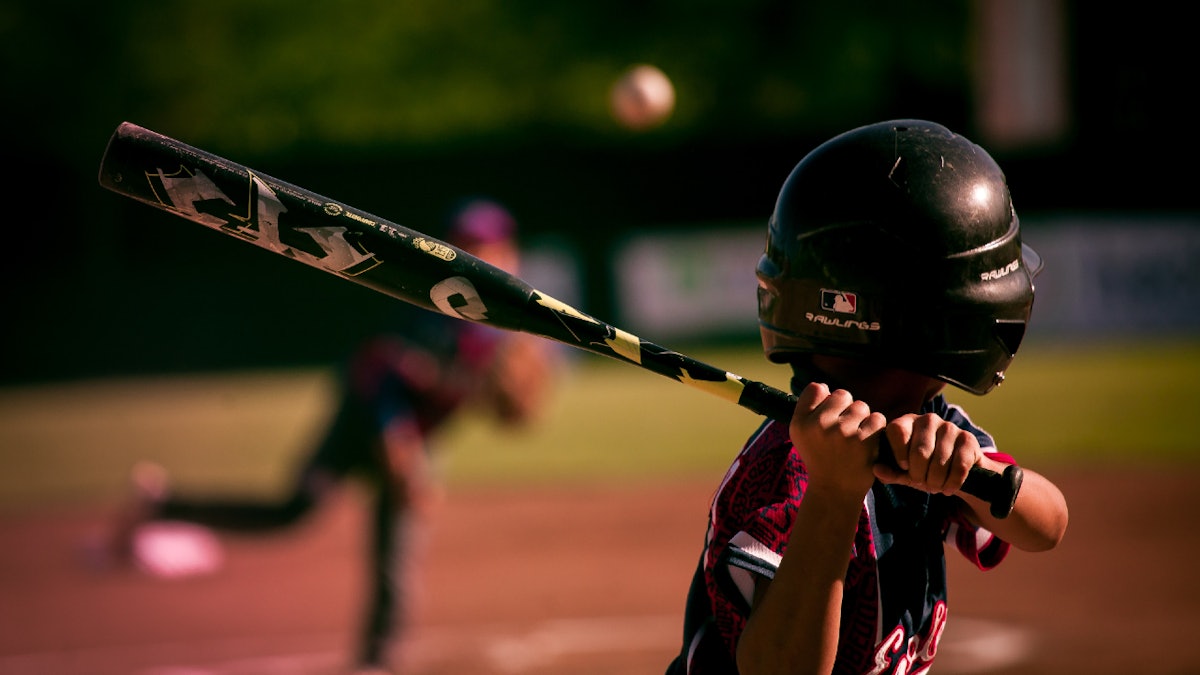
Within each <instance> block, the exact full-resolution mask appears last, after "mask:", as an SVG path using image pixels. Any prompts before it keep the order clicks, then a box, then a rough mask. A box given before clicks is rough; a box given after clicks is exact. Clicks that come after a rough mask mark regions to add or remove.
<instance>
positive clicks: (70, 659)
mask: <svg viewBox="0 0 1200 675" xmlns="http://www.w3.org/2000/svg"><path fill="white" fill-rule="evenodd" d="M680 631H681V625H680V618H679V617H678V616H676V615H643V616H623V617H586V618H584V617H580V618H558V619H549V620H546V621H542V622H539V623H537V624H535V625H533V626H532V627H529V628H527V629H523V630H514V629H513V628H512V627H507V626H500V625H489V626H480V625H475V626H423V627H420V628H418V629H416V630H414V631H413V634H412V635H411V636H410V638H409V640H408V641H407V642H406V644H405V647H404V653H405V654H404V663H405V664H406V665H407V666H408V667H411V668H427V667H429V666H432V665H437V664H444V663H454V662H461V661H463V660H464V658H466V657H465V655H471V656H472V657H473V660H474V662H475V665H477V666H479V667H484V668H490V669H491V672H493V673H497V674H506V673H520V672H526V671H529V670H531V669H535V668H547V667H551V666H553V665H554V664H555V663H556V662H557V661H558V660H560V659H562V658H564V657H568V656H583V655H587V654H597V655H605V654H620V653H634V652H644V651H656V650H662V651H663V652H664V653H667V654H669V653H671V651H672V650H673V649H674V648H675V647H676V646H678V645H679V644H680V643H681V640H682V635H681V632H680ZM283 642H286V643H288V644H291V645H296V644H302V645H310V646H313V647H316V649H311V650H289V649H288V648H286V647H285V648H281V643H283ZM343 643H344V637H342V636H338V635H334V634H323V635H312V636H287V637H286V638H284V637H280V638H237V639H221V640H198V641H195V642H186V643H185V642H170V643H159V644H145V645H139V644H128V645H114V646H105V647H93V648H87V649H77V650H64V651H57V652H41V653H30V654H21V655H14V656H0V675H41V674H44V673H58V672H79V671H78V670H77V668H78V667H79V665H80V664H89V663H90V664H94V665H98V664H102V663H103V664H119V663H124V664H128V665H127V666H126V667H125V668H119V667H116V666H114V668H115V669H114V671H113V672H121V673H129V674H130V675H285V674H286V675H315V674H325V673H338V672H345V670H346V668H347V666H348V662H347V659H348V656H349V655H348V654H347V653H346V652H345V651H344V645H343ZM318 645H331V646H332V647H330V648H329V649H324V650H322V649H321V648H320V647H318ZM1033 647H1034V639H1033V636H1032V635H1031V634H1030V632H1029V631H1028V630H1027V629H1022V628H1018V627H1014V626H1007V625H1004V624H1000V623H997V622H994V621H986V620H981V619H971V618H964V617H955V618H954V619H952V620H951V621H950V623H949V624H948V625H947V628H946V635H945V636H944V638H943V640H942V643H941V644H940V645H939V648H938V658H937V662H936V666H937V670H938V672H939V673H943V674H952V673H959V674H962V675H969V674H970V673H976V672H984V671H988V670H996V669H999V668H1004V667H1009V666H1013V665H1016V664H1019V663H1021V662H1022V661H1025V660H1027V659H1028V658H1029V656H1030V655H1031V654H1032V652H1033ZM339 648H341V649H339ZM281 652H282V653H281ZM200 654H207V655H210V656H208V657H206V658H198V656H197V655H200ZM220 654H225V655H227V656H225V657H221V656H217V655H220ZM232 654H268V655H266V656H254V657H231V656H228V655H232ZM134 664H137V665H134ZM130 665H132V666H133V669H132V670H130V668H129V666H130ZM663 668H664V669H665V668H666V660H664V663H663ZM476 672H487V671H486V670H483V671H479V670H477V671H476Z"/></svg>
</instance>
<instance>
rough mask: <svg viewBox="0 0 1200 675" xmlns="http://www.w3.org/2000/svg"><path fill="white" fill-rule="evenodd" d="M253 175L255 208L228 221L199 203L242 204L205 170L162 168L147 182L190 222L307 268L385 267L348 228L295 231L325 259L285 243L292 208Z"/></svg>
mask: <svg viewBox="0 0 1200 675" xmlns="http://www.w3.org/2000/svg"><path fill="white" fill-rule="evenodd" d="M247 173H248V176H249V179H250V185H249V188H250V189H249V193H250V194H249V202H250V204H251V205H252V206H247V208H246V214H245V215H241V214H235V213H229V214H227V217H224V218H223V217H222V216H220V215H215V214H213V213H205V212H201V211H200V210H199V209H197V208H196V204H197V203H199V202H207V201H214V200H219V201H222V202H224V203H226V204H228V205H229V206H236V203H235V202H234V201H233V200H232V199H230V198H229V197H228V196H227V195H226V194H225V193H224V192H222V191H221V189H220V188H218V187H217V186H216V184H214V183H213V182H212V181H211V180H210V179H209V178H208V177H207V176H205V175H204V173H203V172H202V171H200V170H198V169H197V170H196V173H195V174H192V173H191V172H190V171H188V170H187V169H185V168H183V167H180V169H179V170H178V171H176V172H175V173H172V174H168V173H165V172H164V171H163V170H162V169H157V170H156V171H148V172H146V179H147V180H148V181H149V182H150V187H151V189H152V190H153V191H154V194H155V195H156V196H158V199H159V201H160V202H162V203H163V204H164V205H167V204H168V203H169V204H170V208H171V209H172V210H174V211H176V212H178V213H179V214H180V215H182V216H184V217H185V218H188V219H189V220H193V221H195V222H197V223H200V224H201V225H205V226H207V227H210V228H213V229H215V230H221V231H223V232H226V233H228V234H232V235H234V236H237V237H240V238H242V239H245V240H246V241H249V242H251V243H254V244H256V245H258V246H261V247H262V248H265V249H267V250H269V251H273V252H275V253H278V254H280V255H284V256H287V257H289V258H292V259H294V260H299V261H300V262H302V263H305V264H307V265H311V266H313V267H319V268H322V269H326V270H329V271H331V272H336V273H338V274H344V275H347V276H354V275H355V274H361V273H362V271H363V269H369V268H370V267H374V266H375V265H377V264H379V263H378V261H377V260H375V261H373V258H374V255H373V254H371V253H370V252H366V251H361V250H359V249H358V248H355V247H354V246H352V245H351V244H350V242H348V241H347V240H346V237H345V235H346V228H344V227H298V228H293V229H291V230H289V231H291V232H301V233H303V234H305V235H306V236H307V237H308V239H309V240H310V241H311V242H312V244H313V245H314V246H315V247H316V249H317V250H319V251H320V252H321V255H318V254H316V253H312V252H309V251H304V250H301V249H299V248H296V247H295V246H291V245H288V244H286V243H284V241H283V239H282V237H281V231H282V230H284V229H285V228H281V227H280V225H279V217H280V215H282V214H284V213H287V207H285V206H284V205H283V202H282V201H280V200H279V196H278V195H277V194H275V190H273V189H272V188H271V186H270V185H268V184H267V182H266V181H264V180H262V179H261V178H259V177H258V176H256V175H254V172H252V171H251V172H247ZM156 179H157V185H156V183H155V180H156ZM158 186H161V188H162V190H163V192H165V193H166V197H167V200H169V202H168V201H166V200H163V198H162V196H160V195H159V193H158V189H157V188H158ZM326 210H328V205H327V206H326ZM365 263H369V264H365Z"/></svg>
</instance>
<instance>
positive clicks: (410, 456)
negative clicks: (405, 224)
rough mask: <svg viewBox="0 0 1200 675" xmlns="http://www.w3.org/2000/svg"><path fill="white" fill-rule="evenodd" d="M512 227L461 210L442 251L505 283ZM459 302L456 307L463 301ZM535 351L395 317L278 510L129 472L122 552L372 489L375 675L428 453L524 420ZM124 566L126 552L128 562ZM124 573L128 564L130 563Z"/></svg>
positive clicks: (368, 615)
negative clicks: (157, 533)
mask: <svg viewBox="0 0 1200 675" xmlns="http://www.w3.org/2000/svg"><path fill="white" fill-rule="evenodd" d="M515 235H516V222H515V220H514V218H513V217H512V215H511V214H510V213H509V212H508V211H507V210H506V209H505V208H504V207H502V206H501V205H499V204H497V203H495V202H492V201H488V200H473V201H470V202H468V203H466V204H465V205H464V206H462V207H461V208H459V209H457V210H456V211H455V213H454V214H453V217H452V218H451V222H450V225H449V230H448V235H447V236H446V240H447V241H448V242H449V243H451V244H454V245H456V246H458V247H460V248H462V249H463V250H465V251H467V252H469V253H472V254H474V255H476V256H477V257H479V258H481V259H483V260H485V261H487V262H489V263H491V264H493V265H495V266H497V267H500V268H502V269H506V270H508V271H512V272H516V271H517V267H518V264H519V253H518V249H517V244H516V239H515ZM468 300H469V299H464V301H468ZM548 344H549V343H547V342H546V341H544V340H541V339H540V338H536V337H534V336H530V335H526V334H520V333H509V332H505V331H500V330H497V329H494V328H490V327H487V326H483V325H480V324H476V323H472V322H469V321H464V320H461V319H458V318H451V317H449V316H445V315H442V314H439V313H436V312H431V311H425V310H421V309H417V308H411V309H410V308H408V307H407V306H404V305H398V315H397V317H396V325H395V330H394V331H392V332H387V333H384V334H380V335H377V336H375V337H373V338H371V339H370V340H368V341H366V343H365V344H363V345H362V346H361V347H360V348H359V349H358V350H357V351H355V352H354V353H353V355H352V356H351V357H350V358H349V360H348V362H347V363H346V364H345V367H344V371H343V377H342V379H341V382H340V401H339V404H338V408H337V411H336V413H335V415H334V416H333V418H332V422H331V424H330V426H329V427H328V431H327V432H326V434H325V436H324V437H323V438H322V439H321V440H320V441H319V442H318V443H317V444H316V445H315V447H314V450H313V452H312V454H311V455H310V456H309V457H307V458H306V460H305V461H304V462H303V464H302V466H301V467H300V469H299V471H298V472H297V474H296V478H295V481H294V483H293V484H292V487H291V490H290V492H289V493H288V495H287V497H285V498H284V499H282V500H279V501H268V502H263V501H259V500H230V499H219V500H218V499H206V498H194V497H188V496H185V495H182V494H178V495H177V494H172V493H171V491H170V490H166V489H164V488H163V487H162V486H161V481H160V480H157V479H153V475H152V474H149V473H147V472H145V471H144V470H143V471H142V472H141V476H140V483H141V490H140V492H141V498H140V499H139V500H138V505H137V507H136V508H135V509H134V512H133V513H132V514H131V517H127V518H125V520H124V522H123V524H122V526H121V527H120V528H119V530H120V532H119V534H118V543H119V545H120V546H122V547H125V548H128V547H130V546H131V545H132V543H133V542H134V541H135V540H136V534H137V531H138V528H140V527H144V526H145V525H146V523H147V522H149V521H160V522H161V521H183V522H185V523H196V524H200V525H204V526H207V527H210V528H214V529H216V530H224V531H243V532H245V531H269V530H274V529H278V528H283V527H286V526H289V525H292V524H295V523H297V522H298V521H300V520H301V519H302V518H303V517H304V516H305V515H306V514H308V513H310V512H311V511H312V510H313V509H314V508H315V507H317V506H318V505H320V504H321V503H322V501H323V500H324V499H325V498H326V497H327V496H329V495H330V494H332V491H333V490H334V489H335V488H336V486H337V485H338V484H339V483H340V482H341V481H342V479H344V478H346V477H347V476H349V475H351V474H356V475H358V476H359V477H361V478H362V479H364V480H365V481H366V482H367V483H368V484H369V485H370V487H372V488H373V491H372V494H373V497H372V499H373V502H372V506H371V508H372V514H371V516H372V517H371V521H370V522H371V525H370V534H369V544H370V555H369V560H368V570H367V571H368V578H367V581H368V585H367V588H368V596H367V598H366V605H365V612H364V614H363V618H362V622H363V623H362V628H361V633H360V643H359V647H358V650H359V651H358V654H357V655H356V657H357V664H358V666H360V667H361V668H362V669H363V672H368V671H369V672H375V670H374V669H375V668H378V669H379V671H378V672H384V670H383V669H384V668H385V667H386V666H387V665H388V661H389V649H388V648H389V645H390V644H393V642H394V641H395V639H396V638H397V637H398V635H399V631H400V629H401V627H402V624H403V621H404V619H405V618H406V610H409V609H410V605H411V603H410V602H409V600H410V599H411V598H410V597H409V596H410V595H412V594H413V593H414V592H415V590H416V589H415V588H414V587H413V580H412V579H413V578H412V575H411V569H410V565H411V563H412V562H413V557H414V553H415V551H414V550H413V549H414V547H415V546H417V545H418V544H419V532H418V531H417V530H418V529H419V528H420V526H421V523H422V516H423V515H424V514H425V513H426V512H427V511H428V509H429V507H431V506H433V505H435V504H436V500H437V498H438V488H439V485H438V482H437V479H436V476H435V475H433V474H432V472H431V466H430V442H431V438H432V437H433V436H434V435H435V433H436V432H437V431H438V430H439V429H440V428H442V427H443V426H444V424H445V423H446V421H447V420H448V419H450V418H451V416H452V415H453V414H455V413H457V412H458V411H460V410H461V409H463V408H464V407H467V406H483V407H485V408H488V409H490V410H491V411H493V412H494V413H496V415H497V417H498V419H499V420H500V421H501V422H502V423H504V424H522V423H527V422H529V421H530V420H532V419H534V416H535V414H536V413H537V412H538V411H539V410H540V409H541V408H542V407H543V405H544V402H545V398H546V396H547V393H548V390H549V387H550V385H551V384H552V378H553V374H554V372H553V371H554V362H553V355H552V352H550V351H548V349H549V348H548V347H547V346H545V345H548ZM129 553H130V554H131V555H135V556H136V551H129ZM135 562H136V560H135Z"/></svg>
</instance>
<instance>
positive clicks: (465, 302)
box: [429, 277, 488, 321]
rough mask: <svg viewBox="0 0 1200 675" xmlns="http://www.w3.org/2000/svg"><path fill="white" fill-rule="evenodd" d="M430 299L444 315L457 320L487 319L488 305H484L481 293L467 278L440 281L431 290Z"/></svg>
mask: <svg viewBox="0 0 1200 675" xmlns="http://www.w3.org/2000/svg"><path fill="white" fill-rule="evenodd" d="M429 299H430V300H432V301H433V305H434V307H437V308H438V309H439V310H441V312H442V313H443V314H447V315H449V316H452V317H454V318H456V319H470V320H472V321H484V320H486V319H487V312H488V308H487V305H485V304H483V298H481V297H479V291H477V290H475V285H474V284H472V283H471V280H470V279H467V278H466V277H450V278H449V279H443V280H441V281H439V282H438V283H436V284H434V286H433V288H431V289H429Z"/></svg>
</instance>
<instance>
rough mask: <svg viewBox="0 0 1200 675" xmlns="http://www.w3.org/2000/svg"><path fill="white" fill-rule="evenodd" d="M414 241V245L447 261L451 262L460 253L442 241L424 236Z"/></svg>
mask: <svg viewBox="0 0 1200 675" xmlns="http://www.w3.org/2000/svg"><path fill="white" fill-rule="evenodd" d="M412 243H413V246H416V247H417V248H419V249H421V250H422V251H424V252H426V253H428V254H429V255H431V256H434V257H435V258H441V259H442V260H445V261H446V262H450V261H451V260H454V259H455V258H457V257H458V254H457V253H455V252H454V249H452V248H450V247H449V246H447V245H445V244H443V243H441V242H437V241H433V240H431V239H426V238H424V237H417V238H416V239H413V242H412Z"/></svg>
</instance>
